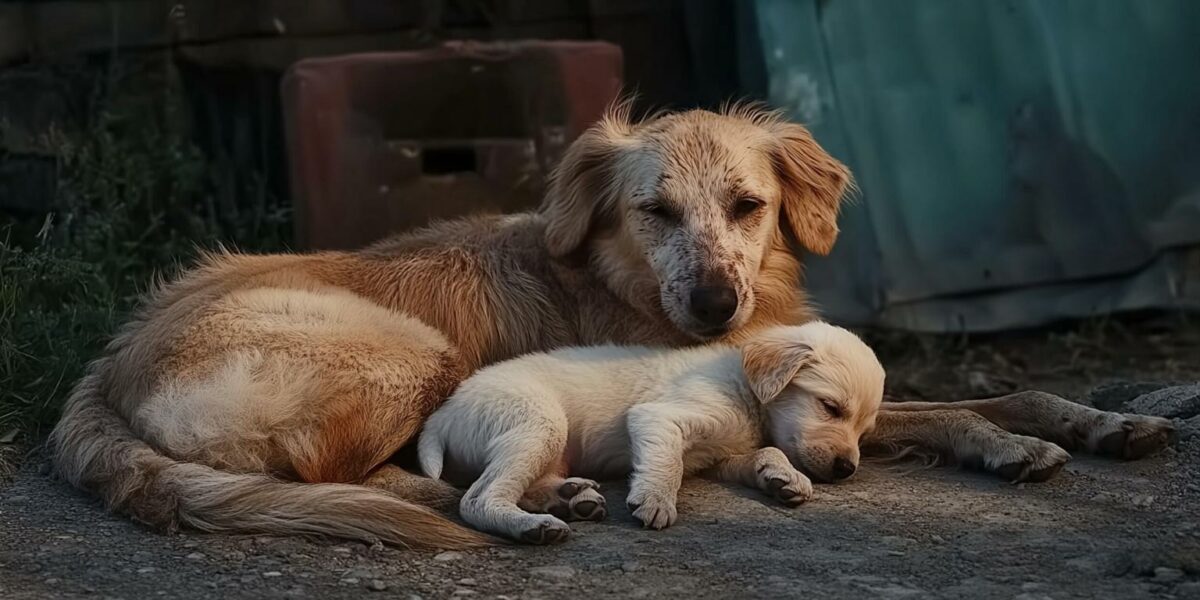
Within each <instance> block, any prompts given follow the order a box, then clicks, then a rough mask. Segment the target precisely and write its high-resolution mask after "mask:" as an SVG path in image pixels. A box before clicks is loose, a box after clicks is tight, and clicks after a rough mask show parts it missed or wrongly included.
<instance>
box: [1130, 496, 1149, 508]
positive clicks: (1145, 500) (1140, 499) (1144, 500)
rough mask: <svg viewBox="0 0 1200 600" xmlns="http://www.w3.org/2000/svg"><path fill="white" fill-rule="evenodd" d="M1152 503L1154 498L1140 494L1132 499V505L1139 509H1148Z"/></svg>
mask: <svg viewBox="0 0 1200 600" xmlns="http://www.w3.org/2000/svg"><path fill="white" fill-rule="evenodd" d="M1153 503H1154V496H1150V495H1146V494H1142V495H1138V496H1134V497H1133V505H1134V506H1137V507H1139V508H1148V507H1149V506H1150V505H1151V504H1153Z"/></svg>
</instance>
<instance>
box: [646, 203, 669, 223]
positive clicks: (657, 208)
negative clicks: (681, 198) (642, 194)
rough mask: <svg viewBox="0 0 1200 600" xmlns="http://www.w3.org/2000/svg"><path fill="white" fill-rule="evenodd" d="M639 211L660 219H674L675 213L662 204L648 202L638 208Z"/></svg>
mask: <svg viewBox="0 0 1200 600" xmlns="http://www.w3.org/2000/svg"><path fill="white" fill-rule="evenodd" d="M638 210H640V211H642V212H644V213H646V214H648V215H650V216H653V217H655V218H658V219H664V220H667V219H674V218H675V211H673V210H671V208H670V207H669V206H667V205H666V204H663V203H662V202H647V203H645V204H642V205H641V206H638Z"/></svg>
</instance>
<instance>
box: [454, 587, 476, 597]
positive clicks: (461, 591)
mask: <svg viewBox="0 0 1200 600" xmlns="http://www.w3.org/2000/svg"><path fill="white" fill-rule="evenodd" d="M475 594H476V592H475V590H468V589H458V590H454V593H453V594H450V595H451V596H456V597H459V598H461V597H463V596H474V595H475Z"/></svg>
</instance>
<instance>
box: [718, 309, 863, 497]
mask: <svg viewBox="0 0 1200 600" xmlns="http://www.w3.org/2000/svg"><path fill="white" fill-rule="evenodd" d="M742 367H743V369H744V370H745V372H746V378H747V380H748V381H749V383H750V387H751V389H752V390H753V391H754V395H755V396H757V397H758V399H759V400H760V401H762V402H763V403H764V404H765V405H766V414H767V421H768V431H769V433H770V436H771V441H772V443H773V444H774V445H775V446H777V447H778V448H779V449H780V450H783V452H784V453H785V454H787V456H788V458H789V459H790V460H791V461H792V463H793V464H794V465H796V468H798V469H800V470H802V471H804V472H806V473H808V475H809V476H810V477H813V478H814V479H818V480H822V481H837V480H840V479H845V478H847V477H849V476H851V475H853V474H854V471H855V470H856V469H857V468H858V458H859V454H858V441H859V438H861V437H862V435H863V434H864V433H866V432H868V431H870V430H871V429H872V428H873V427H874V426H875V417H876V415H877V414H878V413H879V405H880V403H881V402H882V401H883V379H884V371H883V366H882V365H880V364H879V360H878V359H876V358H875V353H874V352H872V351H871V349H870V348H869V347H867V345H866V344H864V343H863V341H862V340H860V339H859V338H858V336H856V335H854V334H853V333H850V332H849V331H846V330H845V329H842V328H840V327H834V326H832V325H829V324H828V323H822V322H819V321H816V322H812V323H808V324H805V325H801V326H799V327H774V328H771V329H768V330H766V331H764V332H763V333H761V334H759V335H756V336H755V337H754V338H752V339H751V340H750V341H749V342H747V343H746V344H745V345H744V346H743V347H742Z"/></svg>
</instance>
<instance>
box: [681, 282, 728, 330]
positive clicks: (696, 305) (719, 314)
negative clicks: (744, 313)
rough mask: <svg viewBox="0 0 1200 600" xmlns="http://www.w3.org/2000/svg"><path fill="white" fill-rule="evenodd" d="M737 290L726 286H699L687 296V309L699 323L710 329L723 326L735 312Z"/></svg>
mask: <svg viewBox="0 0 1200 600" xmlns="http://www.w3.org/2000/svg"><path fill="white" fill-rule="evenodd" d="M737 309H738V296H737V292H736V291H735V290H734V289H733V288H731V287H726V286H715V285H713V286H701V287H698V288H696V289H694V290H692V293H691V295H690V296H689V297H688V310H689V311H690V312H691V313H692V317H693V318H695V319H696V320H697V321H699V322H700V324H702V325H704V326H705V327H708V328H710V329H720V328H723V327H724V326H725V325H726V324H727V323H729V321H730V320H731V319H733V316H734V315H735V314H737Z"/></svg>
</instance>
